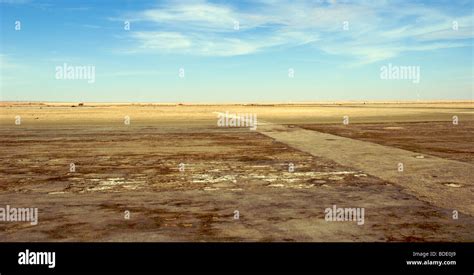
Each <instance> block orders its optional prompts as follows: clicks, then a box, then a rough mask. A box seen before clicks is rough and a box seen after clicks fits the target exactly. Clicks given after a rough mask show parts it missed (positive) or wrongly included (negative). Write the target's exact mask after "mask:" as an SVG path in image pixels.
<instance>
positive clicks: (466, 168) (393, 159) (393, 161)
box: [258, 124, 474, 216]
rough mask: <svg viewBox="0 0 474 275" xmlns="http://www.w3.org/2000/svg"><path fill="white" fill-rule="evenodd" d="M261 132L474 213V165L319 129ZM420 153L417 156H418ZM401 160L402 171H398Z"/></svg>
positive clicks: (282, 128)
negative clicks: (328, 132)
mask: <svg viewBox="0 0 474 275" xmlns="http://www.w3.org/2000/svg"><path fill="white" fill-rule="evenodd" d="M258 131H259V132H261V133H262V134H264V135H266V136H269V137H271V138H273V139H275V140H276V141H279V142H282V143H285V144H287V145H289V146H291V147H293V148H296V149H298V150H301V151H304V152H307V153H310V154H312V155H314V156H320V157H325V158H328V159H331V160H333V161H335V162H337V163H339V164H341V165H344V166H348V167H352V168H354V169H358V170H362V171H365V172H366V173H368V174H370V175H373V176H376V177H378V178H381V179H383V180H386V181H389V182H392V183H394V184H397V185H399V186H402V187H403V188H405V189H406V190H407V192H408V193H410V194H412V195H414V196H416V197H417V198H419V199H420V200H423V201H427V202H429V203H431V204H433V205H435V206H439V207H443V208H447V209H452V210H458V211H459V212H463V213H465V214H469V215H471V216H474V183H473V182H474V180H473V171H474V165H471V164H469V163H464V162H459V161H454V160H447V159H442V158H439V157H435V156H429V155H423V158H419V156H420V155H422V154H419V153H415V152H411V151H407V150H403V149H398V148H394V147H387V146H383V145H379V144H375V143H371V142H365V141H360V140H355V139H350V138H345V137H340V136H335V135H331V134H326V133H321V132H317V131H311V130H305V129H301V128H297V127H295V128H288V127H287V126H283V125H276V124H274V125H265V126H260V127H259V128H258ZM417 156H418V158H417ZM399 163H402V164H403V168H404V169H403V172H399V171H398V165H399Z"/></svg>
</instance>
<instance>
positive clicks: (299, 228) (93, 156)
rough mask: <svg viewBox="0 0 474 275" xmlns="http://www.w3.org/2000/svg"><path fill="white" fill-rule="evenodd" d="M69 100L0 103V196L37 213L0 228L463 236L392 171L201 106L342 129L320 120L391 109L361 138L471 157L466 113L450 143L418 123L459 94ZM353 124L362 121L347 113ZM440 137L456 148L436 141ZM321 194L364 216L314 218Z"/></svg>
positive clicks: (294, 236) (449, 112) (21, 232)
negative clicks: (350, 161)
mask: <svg viewBox="0 0 474 275" xmlns="http://www.w3.org/2000/svg"><path fill="white" fill-rule="evenodd" d="M72 105H73V104H69V103H67V104H62V103H61V104H13V103H2V104H1V107H0V126H1V127H0V144H1V146H0V154H1V155H2V158H1V159H0V163H1V165H0V202H1V205H0V206H2V205H6V204H9V205H11V206H15V207H38V208H39V223H38V225H36V226H32V225H30V224H28V223H21V222H0V240H2V241H474V233H473V232H474V218H473V217H472V216H471V215H469V214H465V213H460V214H459V219H457V220H453V219H452V209H448V208H444V207H442V206H441V207H440V206H439V205H437V204H435V203H430V202H429V201H426V200H423V199H420V198H418V197H417V196H415V195H413V194H412V193H410V192H409V190H407V189H406V188H405V187H404V186H402V185H399V184H397V183H396V182H395V183H394V182H391V181H390V180H387V179H381V178H380V177H376V176H374V175H371V174H369V173H368V172H367V171H364V170H361V169H358V168H355V167H351V166H347V165H341V164H340V163H338V162H337V161H335V160H333V159H331V158H328V157H323V156H320V155H316V154H311V153H308V152H305V151H302V150H299V149H297V148H296V147H294V146H293V147H292V146H291V145H290V144H289V143H283V142H280V141H278V140H276V139H274V138H271V137H269V136H267V135H264V134H262V133H261V131H262V130H261V129H258V130H257V131H250V130H248V129H243V128H239V129H235V128H219V127H217V125H216V121H217V119H216V115H215V113H213V112H225V111H229V112H235V113H255V114H257V115H258V119H259V122H266V123H269V124H290V125H289V127H293V128H295V127H296V128H300V126H301V127H304V128H307V129H309V128H311V131H313V130H318V131H326V132H329V133H333V134H336V135H341V136H347V134H346V133H345V132H343V133H342V132H341V131H339V130H337V131H336V130H334V129H337V127H338V126H337V125H339V124H342V116H344V115H348V116H349V117H350V121H351V124H350V125H351V127H352V128H351V135H353V138H355V139H359V140H361V139H362V138H361V137H360V136H364V133H367V132H368V133H370V131H368V130H370V129H372V128H370V127H376V128H377V127H382V126H381V125H383V127H400V126H399V125H400V123H401V122H403V123H405V124H403V126H402V127H404V128H406V129H408V130H407V131H406V132H404V134H403V135H402V132H403V131H402V132H400V136H399V137H398V139H397V140H395V141H394V140H392V139H390V138H389V137H390V136H391V135H390V134H387V135H384V134H381V135H379V136H377V135H370V134H369V135H368V136H369V137H368V139H364V141H367V142H371V143H378V144H383V145H386V146H389V147H390V146H394V147H400V148H403V149H407V150H410V151H413V152H423V153H425V152H426V153H433V154H434V155H436V156H438V157H440V158H446V159H455V160H461V161H464V162H465V163H470V164H472V151H469V150H470V149H472V147H470V142H471V141H470V140H471V139H470V138H469V137H472V130H471V128H469V127H471V126H468V128H466V129H464V130H463V131H460V132H459V133H457V134H456V135H455V136H456V137H461V138H460V139H459V142H458V144H457V145H453V143H449V142H446V141H447V140H448V138H447V137H445V136H442V137H440V138H439V139H435V138H433V137H436V135H434V134H433V135H431V137H430V129H432V130H433V132H435V131H439V129H440V128H443V127H442V126H440V121H444V122H449V121H451V119H452V116H453V115H457V116H459V118H460V121H461V123H462V122H463V121H472V120H473V119H472V112H473V109H472V102H458V103H453V104H449V103H436V104H428V103H423V104H421V103H413V104H380V103H377V104H355V103H347V104H343V105H339V104H318V105H297V106H278V105H277V106H240V105H205V106H186V105H148V104H145V105H135V106H129V105H107V104H96V105H95V106H92V105H90V104H87V103H86V104H85V106H83V107H71V106H72ZM74 106H77V104H74ZM15 116H21V125H15V123H14V122H15ZM125 116H129V117H130V122H131V123H130V125H125V124H124V117H125ZM409 122H423V123H426V124H425V127H422V128H423V131H421V132H420V134H419V135H417V136H414V137H412V138H413V140H416V142H411V143H410V142H405V140H406V139H407V135H408V134H409V133H410V132H412V133H413V132H414V131H412V128H410V127H413V125H414V124H412V123H409ZM358 123H365V124H364V125H362V124H361V125H360V126H353V125H359V124H358ZM367 123H370V124H367ZM378 123H383V124H380V125H379V124H378ZM320 124H329V126H327V125H326V126H324V125H323V126H321V125H320ZM331 125H332V126H331ZM468 125H472V124H468ZM369 126H370V127H369ZM318 127H321V128H318ZM325 127H327V128H325ZM331 127H333V128H331ZM367 127H369V129H368V128H367ZM377 129H378V128H377ZM333 130H334V131H333ZM387 131H390V133H392V132H393V130H387ZM364 137H365V136H364ZM378 137H380V138H378ZM420 137H421V138H425V139H424V140H423V141H419V138H420ZM427 137H429V138H427ZM430 143H433V144H435V146H432V147H430V146H428V145H429V144H430ZM402 146H410V147H409V148H408V147H402ZM443 146H444V147H443ZM451 147H452V149H453V150H454V149H455V150H458V151H459V152H461V151H462V153H457V152H458V151H456V152H450V153H446V152H447V151H449V150H448V149H449V148H451ZM335 150H336V152H337V148H336V149H335ZM427 150H428V151H429V152H428V151H427ZM70 163H75V165H76V171H75V172H70V170H69V168H70ZM180 163H184V164H185V166H184V167H185V168H184V171H180V170H179V165H180ZM289 163H293V164H294V165H295V170H294V171H293V172H290V171H289V170H288V165H289ZM468 195H469V196H472V193H471V194H468ZM472 198H474V196H472ZM334 204H336V205H337V206H340V207H364V208H365V224H364V225H357V224H356V223H355V222H350V221H346V222H327V221H325V219H324V209H325V208H327V207H332V205H334ZM235 210H238V211H239V213H240V218H239V219H234V211H235ZM124 211H130V214H131V215H130V219H125V218H124Z"/></svg>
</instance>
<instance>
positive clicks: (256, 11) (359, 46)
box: [124, 0, 474, 64]
mask: <svg viewBox="0 0 474 275" xmlns="http://www.w3.org/2000/svg"><path fill="white" fill-rule="evenodd" d="M124 17H126V18H128V20H130V21H133V22H138V23H147V25H148V26H149V25H151V26H154V27H152V28H151V29H150V28H147V29H140V30H135V31H131V32H130V37H131V38H132V39H133V41H135V45H134V48H133V49H132V50H130V49H128V50H127V51H128V52H142V51H143V52H150V51H152V52H154V51H156V52H162V53H182V54H194V55H205V56H210V55H213V56H233V55H243V54H251V53H256V52H261V51H264V50H266V49H268V48H272V47H292V46H296V45H303V44H307V45H310V46H312V47H314V48H317V49H319V50H322V51H324V52H326V53H329V54H335V55H343V56H348V57H350V58H351V59H352V62H353V63H355V64H367V63H373V62H377V61H381V60H385V59H388V58H392V57H395V56H397V55H399V54H401V53H403V52H407V51H425V50H436V49H443V48H452V47H464V46H469V45H470V44H471V43H472V41H469V40H472V38H473V37H474V34H473V33H472V27H473V18H472V15H459V16H453V15H450V14H447V13H445V11H443V10H440V9H438V8H436V7H435V6H432V7H428V6H424V5H422V4H413V3H410V2H407V3H403V2H400V1H397V2H387V1H359V2H357V4H354V3H348V2H346V1H340V2H339V1H316V2H309V1H294V2H291V3H288V2H287V1H270V0H262V1H258V2H256V3H255V5H254V7H253V9H251V10H250V9H241V8H237V7H234V6H232V5H224V4H215V3H208V2H205V1H194V2H186V3H182V2H181V3H177V2H175V1H173V2H166V3H162V5H160V6H157V7H155V8H152V9H148V10H143V11H141V12H137V13H135V14H127V15H126V16H124ZM345 21H347V22H348V29H347V30H344V29H343V24H344V22H345ZM453 21H457V23H458V25H459V29H457V30H454V29H453V28H452V24H453ZM235 22H238V23H239V30H235V29H234V24H235Z"/></svg>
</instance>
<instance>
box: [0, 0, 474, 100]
mask: <svg viewBox="0 0 474 275" xmlns="http://www.w3.org/2000/svg"><path fill="white" fill-rule="evenodd" d="M0 8H1V21H0V22H1V26H0V28H1V47H0V69H1V72H0V73H1V79H0V80H1V83H0V85H1V86H0V89H1V94H0V99H1V100H38V101H106V102H111V101H113V102H119V101H120V102H123V101H133V102H139V101H150V102H263V101H272V102H275V101H293V102H296V101H317V100H384V99H388V100H390V99H406V100H413V99H472V98H473V85H474V84H473V83H474V79H473V51H474V49H473V38H474V29H473V28H474V27H473V26H474V16H473V2H472V1H470V0H467V1H463V0H459V1H413V0H409V1H383V0H380V1H338V0H332V1H273V0H260V1H132V0H127V1H120V0H103V1H89V0H87V1H73V0H68V1H35V0H0ZM16 21H20V24H21V29H20V30H15V26H16V25H15V22H16ZM125 21H129V22H130V30H126V29H125V28H124V26H125ZM237 22H238V26H239V28H238V29H236V28H235V26H236V24H237ZM454 25H457V26H458V27H457V28H453V26H454ZM345 27H346V28H345ZM64 63H67V64H68V65H71V66H94V67H95V82H94V83H88V82H87V81H86V80H58V79H56V78H55V73H56V71H55V69H56V67H57V66H62V65H63V64H64ZM389 63H390V64H392V65H395V66H419V67H420V83H419V84H415V83H413V82H411V81H408V80H384V79H381V78H380V70H381V67H382V66H386V65H388V64H389ZM180 68H183V69H184V72H185V76H184V78H180V77H179V69H180ZM289 69H293V70H294V77H293V78H290V77H289V76H288V72H289Z"/></svg>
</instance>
